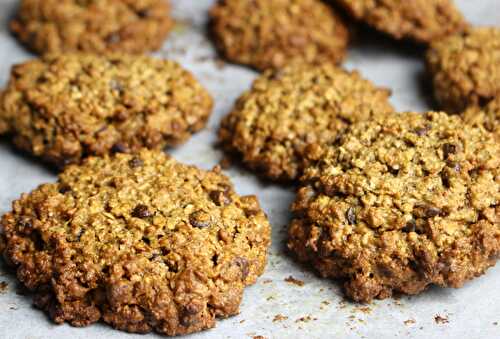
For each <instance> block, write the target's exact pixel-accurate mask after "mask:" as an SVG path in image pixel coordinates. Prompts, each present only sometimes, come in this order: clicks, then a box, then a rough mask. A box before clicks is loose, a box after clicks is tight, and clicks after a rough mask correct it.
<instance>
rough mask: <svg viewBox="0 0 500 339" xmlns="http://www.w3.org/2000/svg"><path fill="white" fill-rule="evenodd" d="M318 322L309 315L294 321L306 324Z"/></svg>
mask: <svg viewBox="0 0 500 339" xmlns="http://www.w3.org/2000/svg"><path fill="white" fill-rule="evenodd" d="M315 320H318V318H313V317H311V316H310V315H306V316H303V317H300V318H299V319H297V320H295V322H296V323H308V322H310V321H315Z"/></svg>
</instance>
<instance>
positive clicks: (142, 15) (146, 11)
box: [137, 8, 151, 18]
mask: <svg viewBox="0 0 500 339" xmlns="http://www.w3.org/2000/svg"><path fill="white" fill-rule="evenodd" d="M137 15H138V16H139V17H140V18H147V17H149V16H150V15H151V11H150V10H149V8H145V9H141V10H140V11H138V12H137Z"/></svg>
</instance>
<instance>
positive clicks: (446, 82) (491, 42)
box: [427, 27, 500, 113]
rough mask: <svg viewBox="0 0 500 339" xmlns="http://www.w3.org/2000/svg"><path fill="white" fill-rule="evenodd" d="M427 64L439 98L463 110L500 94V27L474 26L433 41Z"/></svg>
mask: <svg viewBox="0 0 500 339" xmlns="http://www.w3.org/2000/svg"><path fill="white" fill-rule="evenodd" d="M427 68H428V70H429V73H430V74H432V77H433V85H434V93H435V97H436V100H437V101H438V103H439V104H440V105H441V106H442V107H443V109H445V110H447V111H450V112H453V113H459V112H462V111H463V110H465V109H466V108H467V107H469V106H484V105H486V104H487V103H488V102H489V101H490V100H492V99H493V98H495V97H497V96H500V28H494V27H479V28H471V29H470V30H468V31H467V32H466V33H462V34H455V35H451V36H449V37H446V38H444V39H442V40H439V41H435V42H434V43H433V44H431V46H430V48H429V50H428V52H427Z"/></svg>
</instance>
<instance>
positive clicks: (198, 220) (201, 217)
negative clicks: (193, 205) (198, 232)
mask: <svg viewBox="0 0 500 339" xmlns="http://www.w3.org/2000/svg"><path fill="white" fill-rule="evenodd" d="M189 223H190V224H191V225H192V226H193V227H198V228H206V227H209V226H210V224H211V218H210V214H208V213H206V212H203V211H196V212H194V213H191V215H190V216H189Z"/></svg>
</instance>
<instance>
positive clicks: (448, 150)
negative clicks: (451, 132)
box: [443, 143, 457, 159]
mask: <svg viewBox="0 0 500 339" xmlns="http://www.w3.org/2000/svg"><path fill="white" fill-rule="evenodd" d="M456 152H457V146H455V145H453V144H449V143H446V144H444V145H443V156H444V158H445V159H448V157H449V156H450V154H455V153H456Z"/></svg>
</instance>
